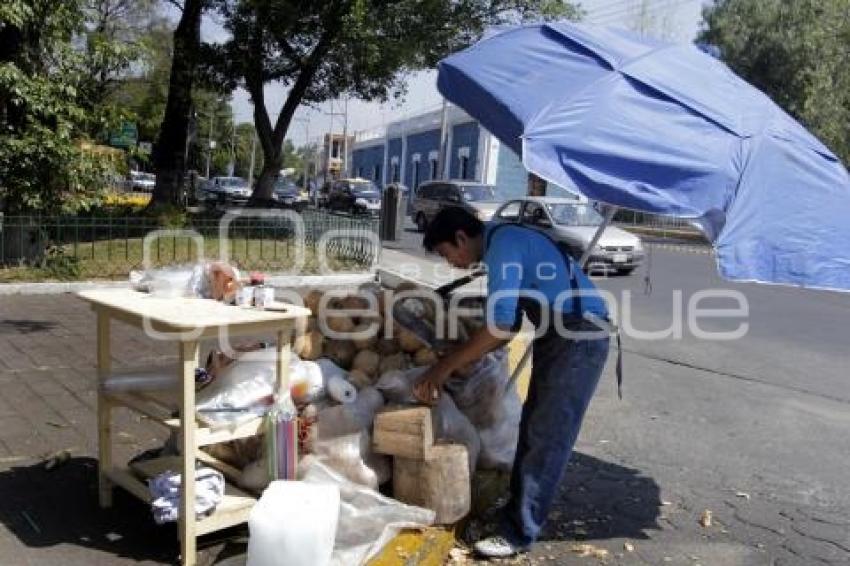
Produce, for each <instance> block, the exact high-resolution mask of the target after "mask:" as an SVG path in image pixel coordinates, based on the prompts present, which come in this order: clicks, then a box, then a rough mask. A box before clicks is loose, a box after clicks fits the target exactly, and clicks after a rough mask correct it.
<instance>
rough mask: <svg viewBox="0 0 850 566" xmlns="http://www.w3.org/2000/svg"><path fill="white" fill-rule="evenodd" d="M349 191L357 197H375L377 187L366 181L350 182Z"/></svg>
mask: <svg viewBox="0 0 850 566" xmlns="http://www.w3.org/2000/svg"><path fill="white" fill-rule="evenodd" d="M351 192H352V193H354V194H355V195H356V196H358V197H370V198H371V197H377V196H379V195H378V189H377V188H375V185H373V184H372V183H370V182H368V181H366V182H362V183H351Z"/></svg>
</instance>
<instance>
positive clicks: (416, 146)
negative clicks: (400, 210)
mask: <svg viewBox="0 0 850 566" xmlns="http://www.w3.org/2000/svg"><path fill="white" fill-rule="evenodd" d="M439 149H440V130H439V128H438V129H436V130H429V131H427V132H420V133H418V134H412V135H410V136H408V138H407V164H406V165H405V168H404V184H405V185H407V186H408V187H410V188H411V189H415V188H416V186H418V185H416V186H414V184H413V167H414V164H413V154H415V153H418V154H420V160H419V184H422V182H423V181H429V180H430V178H431V177H430V176H431V167H430V164H429V162H428V154H429V153H430V152H432V151H438V150H439Z"/></svg>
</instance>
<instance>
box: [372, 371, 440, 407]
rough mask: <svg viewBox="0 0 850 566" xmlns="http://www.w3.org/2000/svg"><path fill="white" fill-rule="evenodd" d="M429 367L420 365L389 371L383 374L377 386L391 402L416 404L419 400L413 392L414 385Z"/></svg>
mask: <svg viewBox="0 0 850 566" xmlns="http://www.w3.org/2000/svg"><path fill="white" fill-rule="evenodd" d="M427 369H428V368H427V367H418V368H413V369H409V370H406V371H402V370H393V371H388V372H386V373H385V374H383V375H382V376H381V378H380V379H379V380H378V382H377V383H376V384H375V388H377V389H378V391H380V392H381V393H383V395H384V397H385V398H386V399H387V401H389V402H390V403H398V404H401V405H415V404H417V403H419V400H418V399H417V398H416V396H415V395H414V394H413V386H414V385H416V380H417V379H419V376H420V375H422V374H423V373H425V370H427Z"/></svg>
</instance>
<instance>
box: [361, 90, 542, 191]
mask: <svg viewBox="0 0 850 566" xmlns="http://www.w3.org/2000/svg"><path fill="white" fill-rule="evenodd" d="M442 116H443V114H442V110H436V111H433V112H428V113H424V114H420V115H418V116H413V117H410V118H407V119H405V120H400V121H397V122H392V123H390V124H388V125H387V126H386V127H385V128H380V129H376V130H371V131H366V132H360V133H358V134H356V135H355V138H354V143H353V144H352V145H351V154H350V159H349V163H350V164H351V166H350V167H349V169H348V171H349V174H350V175H351V176H354V177H362V178H364V179H370V180H372V181H374V182H375V184H376V185H378V186H380V187H384V186H386V185H388V184H390V183H401V184H403V185H406V186H408V187H411V188H413V189H416V188H417V187H419V185H421V184H422V183H423V182H425V181H430V180H433V179H441V178H442V179H463V180H469V181H478V182H480V183H486V184H491V185H494V186H495V187H496V194H497V196H498V198H499V199H508V198H512V197H517V196H521V195H524V194H525V193H526V187H527V184H526V171H525V168H524V167H523V166H522V163H521V162H520V160H519V158H518V156H517V155H516V154H515V153H514V152H513V151H512V150H510V149H508V148H507V147H506V146H504V145H503V144H501V143H500V142H499V140H497V139H496V138H495V137H494V136H492V135H491V134H490V133H489V132H488V131H487V130H485V129H484V128H483V127H481V125H480V124H479V123H478V122H477V121H476V120H474V119H473V118H471V117H470V116H469V115H468V114H466V113H465V112H464V111H463V110H461V109H460V108H457V107H456V106H452V105H449V106H448V107H447V110H446V158H445V160H444V161H445V162H444V163H442V162H441V159H440V137H441V132H442ZM441 167H442V168H443V171H442V172H441V171H440V168H441ZM441 173H442V174H441Z"/></svg>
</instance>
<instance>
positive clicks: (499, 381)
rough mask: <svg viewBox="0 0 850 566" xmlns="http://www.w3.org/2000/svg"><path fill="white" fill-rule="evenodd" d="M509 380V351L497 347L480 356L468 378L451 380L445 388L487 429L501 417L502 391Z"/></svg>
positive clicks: (459, 406)
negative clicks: (507, 352)
mask: <svg viewBox="0 0 850 566" xmlns="http://www.w3.org/2000/svg"><path fill="white" fill-rule="evenodd" d="M509 379H510V374H509V372H508V366H507V354H506V353H505V351H504V350H496V351H494V352H491V353H489V354H487V355H486V356H484V357H483V358H481V360H480V361H479V362H478V363H476V364H475V367H474V368H473V370H472V372H471V373H470V374H469V375H468V376H467V377H452V378H451V379H449V380H448V381H447V382H446V385H445V388H446V391H448V392H449V394H450V395H451V396H452V399H454V401H455V404H456V405H457V408H458V409H460V411H461V412H462V413H463V414H464V415H466V416H467V418H468V419H469V420H470V421H472V424H474V425H475V426H476V427H477V428H488V427H491V426H493V425H494V424H496V423H498V422H500V421H501V420H502V412H503V396H504V395H503V394H504V391H505V386H506V385H507V383H508V380H509Z"/></svg>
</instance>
